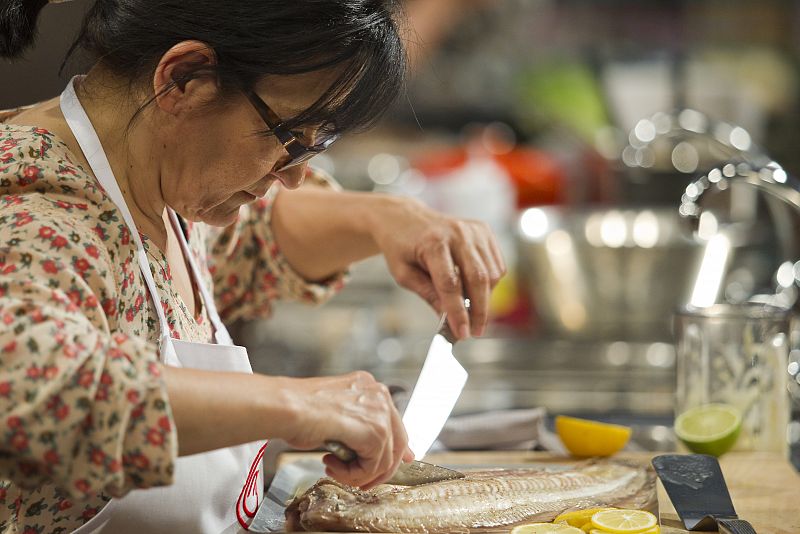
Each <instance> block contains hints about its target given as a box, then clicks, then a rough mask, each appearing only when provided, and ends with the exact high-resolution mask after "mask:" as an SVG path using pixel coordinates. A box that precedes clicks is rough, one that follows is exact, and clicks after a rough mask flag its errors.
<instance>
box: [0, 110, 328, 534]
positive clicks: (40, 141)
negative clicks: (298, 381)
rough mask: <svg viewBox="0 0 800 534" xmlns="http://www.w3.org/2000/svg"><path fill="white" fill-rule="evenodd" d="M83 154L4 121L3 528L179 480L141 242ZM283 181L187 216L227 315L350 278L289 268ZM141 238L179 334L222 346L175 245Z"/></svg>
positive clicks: (44, 524) (311, 297) (318, 294)
mask: <svg viewBox="0 0 800 534" xmlns="http://www.w3.org/2000/svg"><path fill="white" fill-rule="evenodd" d="M0 120H3V117H2V116H0ZM74 160H75V158H74V157H72V156H71V153H70V151H69V149H68V148H67V146H66V145H65V144H64V143H63V142H61V141H60V140H59V139H58V138H57V137H56V136H54V135H53V134H51V133H50V132H48V131H46V130H43V129H39V128H32V127H29V126H15V125H13V124H3V123H0V532H3V533H24V534H32V533H37V534H39V533H43V532H70V531H72V530H73V529H75V528H77V527H78V526H80V525H81V524H83V523H85V522H86V521H87V520H88V519H90V518H91V517H93V516H94V515H95V514H96V513H97V512H98V511H99V510H100V509H101V508H102V507H103V506H104V504H105V503H106V502H107V501H108V500H109V499H110V498H111V497H118V496H122V495H124V494H125V493H127V492H128V491H130V490H131V489H133V488H147V487H151V486H159V485H165V484H169V483H170V482H171V481H172V474H173V469H174V462H175V458H176V455H177V439H176V435H175V430H174V427H173V422H172V415H171V411H170V407H169V399H168V398H167V395H166V389H165V386H164V384H163V382H162V379H161V364H160V363H159V360H158V352H157V343H158V338H159V326H158V319H157V315H156V313H155V311H154V308H153V302H152V300H151V299H150V298H149V295H148V293H147V291H146V286H145V283H144V279H143V278H142V276H141V273H140V271H139V267H138V262H137V261H136V247H135V244H134V242H133V240H132V239H131V236H130V232H129V231H128V228H127V227H126V226H125V224H124V222H123V220H122V217H121V215H120V213H119V212H118V211H117V209H116V206H114V204H113V203H112V202H111V200H110V198H109V197H108V196H107V195H106V194H105V192H104V191H103V189H102V188H101V187H100V186H99V184H98V183H97V182H96V180H95V178H94V176H93V174H92V173H91V171H90V170H89V169H85V168H82V167H81V166H79V165H77V164H75V163H74ZM309 179H311V180H315V181H317V182H319V183H327V178H326V177H323V176H322V175H318V174H316V173H315V172H310V173H309ZM274 190H275V188H273V191H272V192H271V193H270V194H269V195H268V196H267V197H265V198H264V199H260V200H258V201H256V202H254V203H253V204H251V205H248V206H245V207H243V208H242V210H241V212H240V217H239V221H238V222H237V223H236V224H234V225H231V226H230V227H228V228H224V229H212V228H210V227H208V226H206V225H204V224H189V225H188V237H189V243H190V247H191V248H192V250H193V252H194V254H195V257H196V258H197V259H199V265H200V266H201V269H203V270H204V272H203V278H204V280H203V282H204V283H205V284H206V285H207V286H209V287H212V286H213V290H214V291H213V292H214V295H215V299H216V301H217V303H218V306H219V310H220V314H221V315H222V317H223V319H227V320H234V319H240V318H255V317H263V316H266V315H267V314H268V313H269V310H270V303H271V301H273V300H275V299H278V298H294V299H301V300H306V301H311V302H318V301H321V300H323V299H325V298H327V297H328V296H330V294H331V293H332V292H333V291H335V290H336V289H338V288H339V287H340V286H341V284H342V276H337V277H335V278H334V279H332V280H330V281H328V282H327V283H325V284H320V285H317V284H311V283H308V282H306V281H305V280H303V279H302V278H301V277H300V276H299V275H298V274H297V273H296V272H294V271H293V270H292V269H291V267H290V266H289V265H288V263H287V262H286V260H285V258H284V257H283V256H282V255H281V253H280V251H279V250H278V248H277V246H276V244H275V240H274V238H273V236H272V234H271V231H270V224H269V217H270V207H271V205H272V202H273V200H274V197H275V191H274ZM143 241H144V244H145V248H146V250H147V254H148V259H149V260H150V268H151V271H152V273H153V277H154V279H155V281H156V285H157V290H158V293H159V295H158V300H159V303H158V304H159V305H160V306H162V308H163V309H164V310H165V313H166V317H167V322H168V323H169V327H170V333H171V335H172V336H173V337H175V338H182V339H187V340H190V341H200V342H209V340H210V338H211V326H210V321H209V320H208V317H207V316H206V315H205V310H204V309H202V310H201V311H199V312H198V316H197V317H193V316H192V315H191V314H190V313H189V310H188V308H187V307H186V305H185V304H184V302H183V300H182V299H181V297H180V295H179V294H178V293H177V290H176V288H174V287H173V285H172V281H171V276H170V269H169V265H168V264H167V262H166V258H165V256H164V254H163V253H162V251H160V250H159V249H158V248H157V247H154V246H152V245H151V244H150V243H149V242H148V241H147V239H146V238H145V237H144V236H143ZM204 266H205V267H207V269H204Z"/></svg>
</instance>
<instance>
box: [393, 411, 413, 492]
mask: <svg viewBox="0 0 800 534" xmlns="http://www.w3.org/2000/svg"><path fill="white" fill-rule="evenodd" d="M392 431H393V433H394V437H393V445H394V448H393V450H392V455H393V463H392V467H391V469H390V470H389V476H390V477H391V476H393V475H394V474H395V473H396V472H397V469H398V468H399V467H400V464H401V463H402V462H403V457H404V456H405V454H406V451H408V433H407V432H406V427H405V425H403V419H402V418H401V417H400V413H399V412H398V411H397V410H392Z"/></svg>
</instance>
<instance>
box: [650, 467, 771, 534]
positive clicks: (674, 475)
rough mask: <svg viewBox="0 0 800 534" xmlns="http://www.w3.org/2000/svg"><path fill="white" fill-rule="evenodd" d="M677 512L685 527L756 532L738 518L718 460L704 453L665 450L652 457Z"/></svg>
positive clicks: (736, 533)
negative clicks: (678, 452) (667, 452)
mask: <svg viewBox="0 0 800 534" xmlns="http://www.w3.org/2000/svg"><path fill="white" fill-rule="evenodd" d="M652 463H653V467H654V468H655V470H656V473H657V474H658V477H659V478H660V479H661V483H662V484H663V485H664V489H665V490H666V491H667V495H669V498H670V500H671V501H672V504H673V505H674V506H675V510H676V511H677V512H678V516H679V517H680V518H681V521H682V522H683V525H684V526H685V527H686V528H687V529H688V530H712V531H713V530H718V529H719V531H720V532H721V533H730V534H756V531H755V529H753V526H752V525H751V524H750V523H748V522H747V521H745V520H743V519H739V517H738V515H736V510H735V509H734V508H733V502H732V501H731V495H730V493H728V486H727V485H726V484H725V478H724V477H723V475H722V469H721V468H720V466H719V462H718V461H717V459H716V458H714V457H713V456H708V455H706V454H664V455H661V456H656V457H655V458H653V460H652Z"/></svg>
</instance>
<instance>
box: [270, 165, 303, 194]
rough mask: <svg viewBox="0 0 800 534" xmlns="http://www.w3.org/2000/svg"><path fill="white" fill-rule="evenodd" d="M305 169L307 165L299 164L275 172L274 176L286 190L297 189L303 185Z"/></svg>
mask: <svg viewBox="0 0 800 534" xmlns="http://www.w3.org/2000/svg"><path fill="white" fill-rule="evenodd" d="M306 167H308V163H300V164H299V165H294V166H292V167H288V168H286V169H283V170H281V171H278V172H276V173H275V176H277V177H278V180H280V182H281V183H282V184H283V186H284V187H285V188H286V189H297V188H298V187H300V186H301V185H303V179H304V178H305V176H306Z"/></svg>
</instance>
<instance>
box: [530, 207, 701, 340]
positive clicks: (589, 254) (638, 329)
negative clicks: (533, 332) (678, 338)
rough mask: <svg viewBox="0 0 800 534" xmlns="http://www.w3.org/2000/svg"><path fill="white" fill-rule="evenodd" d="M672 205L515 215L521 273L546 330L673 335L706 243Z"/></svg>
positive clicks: (572, 333)
mask: <svg viewBox="0 0 800 534" xmlns="http://www.w3.org/2000/svg"><path fill="white" fill-rule="evenodd" d="M685 225H686V223H685V222H682V221H681V218H680V217H679V215H678V213H677V210H674V209H669V208H652V209H647V208H637V209H609V208H581V209H575V208H563V207H540V208H530V209H527V210H525V211H523V212H522V213H521V214H520V216H519V218H518V221H517V226H516V228H517V233H516V235H517V244H518V252H519V261H520V274H521V275H522V278H523V280H524V281H525V282H526V284H527V286H528V288H529V291H530V292H531V294H532V295H533V298H534V302H535V306H536V310H537V312H538V314H539V316H540V318H541V322H542V326H543V327H544V329H545V331H546V333H549V334H553V335H557V336H567V337H581V338H595V339H597V338H599V339H626V340H669V339H671V337H670V323H671V316H672V313H673V312H674V311H675V310H676V309H677V308H678V307H679V306H681V305H683V304H685V303H686V302H687V301H688V297H689V295H690V292H691V289H692V285H693V283H694V275H695V274H696V273H697V268H698V264H699V261H700V259H701V256H702V253H703V247H702V245H701V244H700V243H699V242H696V241H694V240H693V239H692V238H690V237H689V236H690V232H686V231H685Z"/></svg>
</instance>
